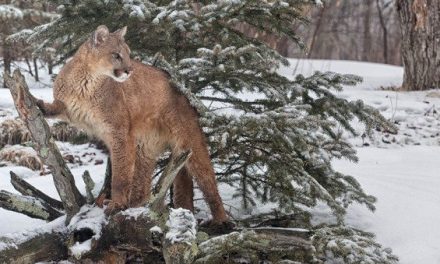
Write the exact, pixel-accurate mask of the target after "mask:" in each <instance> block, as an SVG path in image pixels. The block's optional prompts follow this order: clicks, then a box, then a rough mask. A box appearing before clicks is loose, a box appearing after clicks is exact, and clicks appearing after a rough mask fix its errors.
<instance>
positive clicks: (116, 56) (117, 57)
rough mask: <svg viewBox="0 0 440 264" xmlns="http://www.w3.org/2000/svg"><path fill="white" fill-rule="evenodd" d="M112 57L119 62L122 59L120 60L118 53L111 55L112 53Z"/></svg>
mask: <svg viewBox="0 0 440 264" xmlns="http://www.w3.org/2000/svg"><path fill="white" fill-rule="evenodd" d="M112 56H113V58H114V59H116V60H120V59H122V58H121V55H119V53H116V52H113V53H112Z"/></svg>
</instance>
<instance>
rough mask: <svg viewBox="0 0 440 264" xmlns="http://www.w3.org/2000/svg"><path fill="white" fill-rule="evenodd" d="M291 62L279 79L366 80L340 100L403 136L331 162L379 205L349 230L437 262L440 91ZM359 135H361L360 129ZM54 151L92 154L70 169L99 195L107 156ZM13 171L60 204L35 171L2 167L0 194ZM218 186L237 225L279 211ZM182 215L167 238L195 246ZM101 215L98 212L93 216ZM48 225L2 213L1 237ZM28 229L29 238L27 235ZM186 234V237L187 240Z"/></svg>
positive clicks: (3, 98) (354, 210) (9, 109)
mask: <svg viewBox="0 0 440 264" xmlns="http://www.w3.org/2000/svg"><path fill="white" fill-rule="evenodd" d="M317 2H319V1H317ZM165 16H166V12H162V13H160V14H159V15H158V16H157V18H156V19H163V18H164V17H165ZM289 61H290V63H291V65H290V66H289V67H284V66H283V67H281V68H280V69H279V72H280V73H282V74H283V75H285V76H287V77H290V78H293V76H294V75H293V74H294V73H302V74H304V75H310V74H312V73H313V72H314V71H336V72H339V73H346V74H357V75H360V76H362V77H363V79H364V82H363V83H361V84H360V85H358V86H356V87H345V89H344V91H342V92H337V93H338V95H339V96H341V97H343V98H346V99H349V100H357V99H362V100H364V101H365V103H366V104H369V105H371V106H373V107H375V108H377V109H379V110H380V111H381V112H382V114H383V115H385V116H386V117H387V118H391V119H392V120H394V121H395V122H396V123H397V124H396V125H397V126H398V127H399V129H400V130H399V132H398V134H397V135H391V134H383V133H375V134H374V138H373V139H371V140H370V139H368V138H367V139H362V138H361V137H349V138H348V139H349V140H350V142H351V143H352V144H353V145H354V146H356V150H357V152H358V156H359V162H358V163H357V164H355V163H350V162H348V161H345V160H334V161H333V164H334V166H335V168H336V169H337V170H338V171H341V172H343V173H346V174H350V175H353V176H354V177H356V179H357V180H359V182H360V183H361V184H362V186H363V188H364V189H365V191H366V192H367V193H369V194H372V195H374V196H376V197H377V198H378V202H377V203H376V208H377V209H376V211H375V212H374V213H372V212H370V211H368V210H367V209H366V208H364V207H362V206H358V205H353V206H351V207H350V208H349V209H348V214H347V217H346V221H347V223H348V224H349V225H351V226H354V227H357V228H360V229H362V230H365V231H370V232H373V233H375V234H376V236H377V241H378V242H379V243H381V244H382V245H383V246H384V247H390V248H392V250H393V253H394V254H396V255H398V256H399V258H400V263H402V264H414V263H424V264H437V263H440V228H438V226H437V225H438V223H440V192H439V187H440V177H439V175H438V171H439V169H438V168H439V165H438V164H439V163H438V159H439V157H440V113H439V110H438V109H437V107H438V106H440V91H437V90H430V91H423V92H396V91H394V90H393V89H392V88H393V87H399V86H400V85H401V83H402V78H403V69H402V68H401V67H396V66H389V65H383V64H375V63H364V62H354V61H330V60H296V59H290V60H289ZM18 66H20V65H18ZM22 66H23V65H22ZM41 75H42V76H41V77H42V79H43V84H41V83H35V82H34V81H33V79H32V77H31V76H26V77H27V80H28V81H29V84H30V87H31V92H32V94H34V95H35V96H36V97H37V98H41V99H44V100H47V101H51V100H52V98H53V97H52V90H51V89H48V88H47V87H48V84H49V83H50V76H47V75H44V74H43V73H42V74H41ZM243 96H249V97H248V98H249V99H252V98H256V97H258V96H260V95H255V94H248V93H244V94H243ZM16 116H17V114H16V112H15V109H14V106H13V101H12V98H11V96H10V93H9V91H8V90H7V89H0V122H3V121H4V120H6V119H10V118H14V117H16ZM356 128H357V129H358V131H359V132H362V129H363V128H362V126H356ZM227 137H228V135H224V136H223V137H222V141H223V142H222V143H223V144H227ZM347 137H348V135H347ZM57 144H58V146H59V147H60V149H61V150H62V152H63V155H64V154H72V155H74V156H79V157H82V155H84V154H86V153H90V152H93V153H95V156H93V155H86V156H87V157H89V156H93V157H94V160H96V159H102V160H103V161H104V163H103V164H99V165H95V163H94V160H91V161H90V162H89V160H88V158H87V159H86V158H82V160H83V163H82V164H69V167H70V168H71V169H72V173H73V174H74V177H75V181H76V184H77V186H78V189H79V190H80V191H81V192H83V193H85V188H84V183H83V181H82V178H81V175H82V173H83V172H84V170H86V169H87V170H89V172H90V174H91V176H92V178H93V180H94V181H95V182H96V186H95V189H94V193H95V194H96V193H98V192H99V189H100V187H101V186H102V183H103V180H104V172H105V166H106V155H105V154H103V153H102V152H101V151H99V150H97V149H95V148H94V147H92V146H90V145H88V144H85V145H76V146H75V145H71V144H68V143H59V142H57ZM11 170H12V171H14V172H16V173H17V174H18V175H19V176H20V177H22V178H25V179H26V180H27V181H28V182H29V183H31V184H32V185H34V186H35V187H37V188H39V189H41V190H43V191H44V192H46V193H47V194H48V195H50V196H52V197H54V198H58V194H57V192H56V190H55V187H54V185H53V181H52V177H51V176H50V175H47V176H39V173H38V172H36V171H32V170H30V169H27V168H24V167H21V166H15V165H13V166H12V165H11V166H7V167H0V189H2V190H7V191H10V192H13V193H17V192H16V191H15V190H14V189H13V187H12V185H11V184H10V182H9V180H10V179H9V171H11ZM219 186H220V187H219V188H220V192H221V196H222V198H223V201H224V202H225V205H226V210H228V211H229V212H230V213H231V214H232V215H233V216H234V217H236V218H245V217H248V216H250V215H253V214H257V213H264V212H269V211H271V210H272V209H276V207H275V205H274V204H271V203H266V204H257V205H256V206H255V207H253V208H249V209H248V210H243V209H242V208H241V202H240V200H237V199H234V198H233V197H232V194H233V193H234V192H233V191H232V189H233V187H231V186H228V185H225V184H220V185H219ZM196 199H197V200H196V207H197V208H199V209H200V212H198V213H197V215H196V217H197V218H203V219H206V218H209V217H210V214H209V210H208V208H207V206H206V204H205V203H204V202H203V198H202V195H201V193H200V192H198V191H197V192H196ZM181 210H182V209H177V210H174V211H173V212H172V217H171V218H170V220H169V221H168V225H169V228H170V230H169V231H168V232H167V234H166V236H167V238H169V239H170V240H171V241H174V242H177V241H183V240H185V239H193V238H194V235H195V229H193V228H194V227H195V219H194V217H193V216H192V214H189V213H185V212H184V211H181ZM143 212H144V211H143V208H132V209H129V210H127V211H126V212H125V213H126V214H127V216H130V217H137V216H139V215H140V214H142V213H143ZM96 213H97V212H96ZM313 214H314V218H313V221H314V222H315V223H319V222H322V221H330V220H331V217H330V216H329V214H328V210H327V211H326V209H325V208H323V207H322V206H317V207H316V208H315V209H314V210H313ZM98 216H99V214H98V213H97V215H96V217H98ZM98 219H99V217H98ZM56 221H58V220H56ZM43 223H44V222H43V221H41V220H36V219H31V218H28V217H27V216H23V215H21V214H17V213H13V212H8V211H5V210H3V209H0V234H1V235H3V234H6V233H11V232H25V233H26V232H27V234H34V233H33V232H39V231H38V230H40V227H39V226H41V225H42V224H43ZM25 229H27V230H30V231H23V230H25ZM182 230H189V231H187V232H186V233H182ZM40 231H41V230H40ZM8 236H15V234H14V235H8ZM17 236H22V237H25V235H23V233H18V235H17ZM87 243H89V242H87ZM87 243H82V244H81V245H75V246H74V247H73V250H75V252H78V254H82V253H81V252H84V250H86V249H87V248H88V244H87ZM1 245H3V246H5V244H0V247H1ZM71 250H72V249H71Z"/></svg>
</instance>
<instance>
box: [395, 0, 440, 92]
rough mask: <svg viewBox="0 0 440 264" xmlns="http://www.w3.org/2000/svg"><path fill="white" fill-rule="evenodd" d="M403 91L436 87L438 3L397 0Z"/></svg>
mask: <svg viewBox="0 0 440 264" xmlns="http://www.w3.org/2000/svg"><path fill="white" fill-rule="evenodd" d="M397 10H398V13H399V19H400V24H401V32H402V60H403V64H404V69H405V74H404V80H403V84H402V88H403V89H404V90H426V89H432V88H440V67H439V65H440V52H439V50H440V0H398V1H397Z"/></svg>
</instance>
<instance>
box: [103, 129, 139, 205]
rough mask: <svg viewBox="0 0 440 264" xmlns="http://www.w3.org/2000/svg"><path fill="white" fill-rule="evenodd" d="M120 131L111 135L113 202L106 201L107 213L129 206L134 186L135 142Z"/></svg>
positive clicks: (131, 137) (124, 132) (128, 135)
mask: <svg viewBox="0 0 440 264" xmlns="http://www.w3.org/2000/svg"><path fill="white" fill-rule="evenodd" d="M120 130H121V129H120ZM120 130H119V131H116V132H112V133H111V135H112V139H111V142H110V144H109V148H110V158H111V163H112V184H111V186H112V187H111V200H109V201H106V204H107V209H106V212H107V213H113V212H115V211H119V210H122V209H125V208H127V207H128V206H129V199H130V194H131V189H132V184H133V175H134V166H135V153H136V147H135V140H134V137H133V136H132V135H130V133H127V132H126V131H120ZM122 130H124V129H122Z"/></svg>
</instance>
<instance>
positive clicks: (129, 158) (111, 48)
mask: <svg viewBox="0 0 440 264" xmlns="http://www.w3.org/2000/svg"><path fill="white" fill-rule="evenodd" d="M106 30H107V29H106V27H105V26H100V27H98V29H97V30H96V31H95V33H94V35H93V36H92V37H91V39H90V40H88V41H87V42H86V43H84V44H83V45H82V46H81V47H80V48H79V50H78V51H77V53H76V54H75V56H74V57H73V58H72V59H71V60H70V61H69V62H68V63H67V64H66V65H65V66H64V67H63V68H62V70H61V71H60V73H59V75H58V76H57V78H56V80H55V83H54V98H55V100H54V102H53V103H52V104H48V103H44V102H42V101H39V106H40V107H41V108H42V110H43V112H45V114H46V115H47V116H57V117H60V118H62V119H65V120H67V121H68V122H71V123H73V124H74V125H76V126H79V127H82V128H84V129H85V130H86V131H88V133H91V134H94V135H95V136H97V137H98V138H100V139H101V140H103V141H104V142H105V144H106V145H107V146H108V148H109V150H110V154H111V159H112V173H113V174H112V194H111V195H112V202H111V204H112V205H113V206H117V205H120V206H121V207H127V206H131V207H133V206H139V205H142V204H144V203H145V202H146V201H147V200H148V199H149V196H150V188H151V175H152V173H153V170H154V167H155V165H156V161H157V158H158V157H159V155H161V154H162V153H163V152H164V151H165V150H166V149H170V150H171V151H172V153H178V152H180V151H182V150H186V149H191V150H192V152H193V154H192V156H191V158H190V160H189V162H188V164H187V165H186V167H185V168H184V169H183V170H182V171H181V172H180V173H179V175H178V176H177V178H176V181H175V183H174V190H175V191H174V192H175V194H176V195H175V199H174V205H175V206H176V207H184V208H187V209H191V210H192V209H193V204H192V203H193V201H192V194H193V190H192V189H193V183H192V178H191V177H190V176H188V175H191V176H193V177H194V178H195V180H196V182H197V183H198V185H199V187H200V189H201V190H202V192H203V194H204V197H205V200H206V201H207V203H208V205H209V207H210V209H211V212H212V214H213V220H214V221H215V222H223V221H226V220H227V216H226V213H225V210H224V208H223V204H222V201H221V198H220V195H219V193H218V190H217V186H216V181H215V174H214V170H213V167H212V164H211V161H210V158H209V153H208V150H207V145H206V142H205V138H204V135H203V132H202V131H201V129H200V126H199V123H198V116H197V113H196V111H195V110H194V109H193V108H192V107H191V105H190V104H189V102H188V100H187V99H186V97H185V96H183V95H182V94H181V93H179V92H178V91H177V90H176V89H175V88H173V87H172V86H171V85H170V83H169V80H168V76H167V74H165V73H164V72H162V71H161V70H158V69H156V68H154V67H151V66H147V65H144V64H142V63H139V62H136V61H134V60H131V59H130V57H129V53H130V50H129V48H128V46H127V45H126V44H125V42H124V40H123V35H124V34H125V29H121V30H119V31H117V32H114V33H108V31H106ZM115 53H117V54H120V56H121V58H120V59H119V58H118V59H116V58H115ZM122 71H125V72H131V71H132V73H131V76H130V77H129V78H128V79H127V80H125V81H124V82H117V81H115V80H114V78H113V77H114V76H113V77H112V74H115V75H116V72H119V73H120V72H122Z"/></svg>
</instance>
